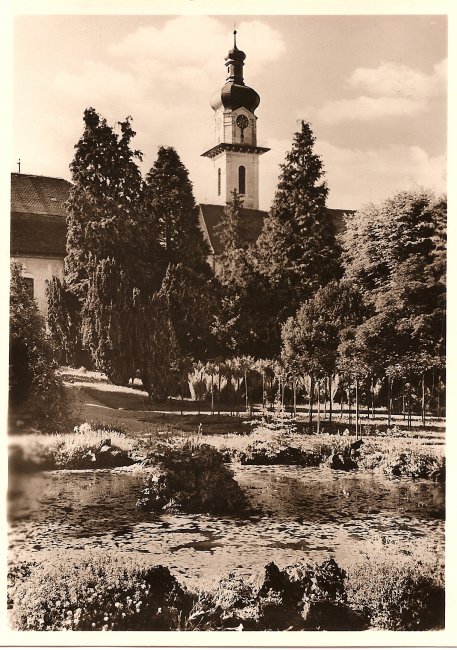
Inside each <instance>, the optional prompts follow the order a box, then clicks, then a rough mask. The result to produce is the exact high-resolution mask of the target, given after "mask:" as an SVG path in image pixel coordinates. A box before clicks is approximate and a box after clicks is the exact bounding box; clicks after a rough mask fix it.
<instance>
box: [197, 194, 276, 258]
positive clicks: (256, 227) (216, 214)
mask: <svg viewBox="0 0 457 650" xmlns="http://www.w3.org/2000/svg"><path fill="white" fill-rule="evenodd" d="M225 207H226V206H225V205H213V204H211V203H200V211H201V216H202V221H203V223H202V226H203V230H204V232H205V235H206V236H207V239H208V243H209V245H210V247H211V249H212V252H213V253H214V255H219V254H220V253H222V250H223V248H222V244H221V241H220V239H219V237H218V236H217V233H216V227H217V226H218V225H219V223H220V222H221V220H222V216H223V214H224V208H225ZM267 214H268V212H264V211H263V210H249V209H247V208H242V210H241V234H242V237H243V239H244V241H246V242H249V243H250V242H255V241H256V239H257V238H258V236H259V235H260V232H261V230H262V226H263V221H264V219H265V218H266V216H267Z"/></svg>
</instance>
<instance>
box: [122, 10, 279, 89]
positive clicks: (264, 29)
mask: <svg viewBox="0 0 457 650" xmlns="http://www.w3.org/2000/svg"><path fill="white" fill-rule="evenodd" d="M237 31H238V46H239V48H240V49H243V50H246V51H247V53H248V56H247V70H248V72H249V76H250V77H255V76H256V74H257V73H258V72H259V71H260V70H261V68H262V67H263V66H264V65H265V63H268V62H270V61H274V60H276V59H277V58H278V57H279V56H280V55H281V54H282V52H283V51H284V49H285V45H284V41H283V38H282V35H281V34H280V32H278V31H277V30H274V29H272V28H271V27H270V26H269V25H267V24H265V23H263V22H262V21H260V20H251V21H243V22H241V23H240V24H239V26H238V28H237ZM221 44H225V48H226V49H225V48H224V45H221ZM232 44H233V41H232V36H231V34H230V33H227V27H226V25H225V24H224V23H222V22H221V21H220V20H218V19H217V18H211V17H208V16H178V17H177V18H172V19H170V20H168V21H167V22H166V23H165V25H164V26H163V27H162V28H160V29H159V28H157V27H154V26H145V27H140V28H139V29H137V30H136V31H134V32H132V33H130V34H128V35H127V36H126V37H125V38H124V39H122V40H121V41H120V42H119V43H116V44H113V45H112V46H111V47H110V53H111V54H113V55H115V56H116V57H118V58H121V57H122V60H123V61H124V62H127V63H128V64H129V65H132V66H133V67H134V68H135V69H137V70H138V69H143V70H147V69H148V66H149V65H151V64H152V65H153V66H155V68H156V69H155V72H156V73H159V75H160V73H161V72H162V73H166V75H167V77H168V79H171V78H173V77H174V78H175V79H176V81H177V82H179V83H181V82H184V83H186V81H187V80H189V79H192V76H193V75H194V74H196V73H198V74H199V75H202V74H208V75H210V76H215V77H216V78H217V79H219V78H220V76H221V74H220V73H221V72H222V73H223V72H224V69H225V68H224V56H225V54H226V52H227V51H228V50H229V49H230V48H231V47H232ZM160 63H163V68H162V71H160ZM158 64H159V66H158ZM183 72H185V73H186V74H183Z"/></svg>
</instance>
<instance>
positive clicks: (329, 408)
mask: <svg viewBox="0 0 457 650" xmlns="http://www.w3.org/2000/svg"><path fill="white" fill-rule="evenodd" d="M328 385H329V391H328V397H329V403H328V419H329V422H331V421H332V408H333V399H332V375H329V376H328Z"/></svg>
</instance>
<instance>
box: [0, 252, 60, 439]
mask: <svg viewBox="0 0 457 650" xmlns="http://www.w3.org/2000/svg"><path fill="white" fill-rule="evenodd" d="M56 370H57V361H56V358H55V352H54V349H53V346H52V343H51V340H50V338H49V336H48V335H47V333H46V328H45V321H44V318H43V316H42V315H41V314H40V312H39V310H38V305H37V304H36V302H35V300H33V298H32V297H31V296H30V294H29V293H28V290H27V286H26V284H25V280H24V278H23V277H22V276H21V267H20V266H19V265H17V264H14V263H13V264H12V265H11V283H10V341H9V384H10V388H9V400H10V406H11V407H12V409H13V410H14V411H16V412H18V413H19V412H20V413H21V414H26V415H27V416H30V417H31V421H32V424H33V426H35V427H37V428H39V429H41V430H43V431H46V432H54V431H61V430H63V429H64V427H65V425H66V424H67V422H68V404H67V399H66V396H65V391H64V387H63V384H62V381H61V379H60V377H58V376H57V375H56Z"/></svg>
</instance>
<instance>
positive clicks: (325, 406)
mask: <svg viewBox="0 0 457 650" xmlns="http://www.w3.org/2000/svg"><path fill="white" fill-rule="evenodd" d="M326 419H327V377H325V379H324V420H326Z"/></svg>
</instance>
